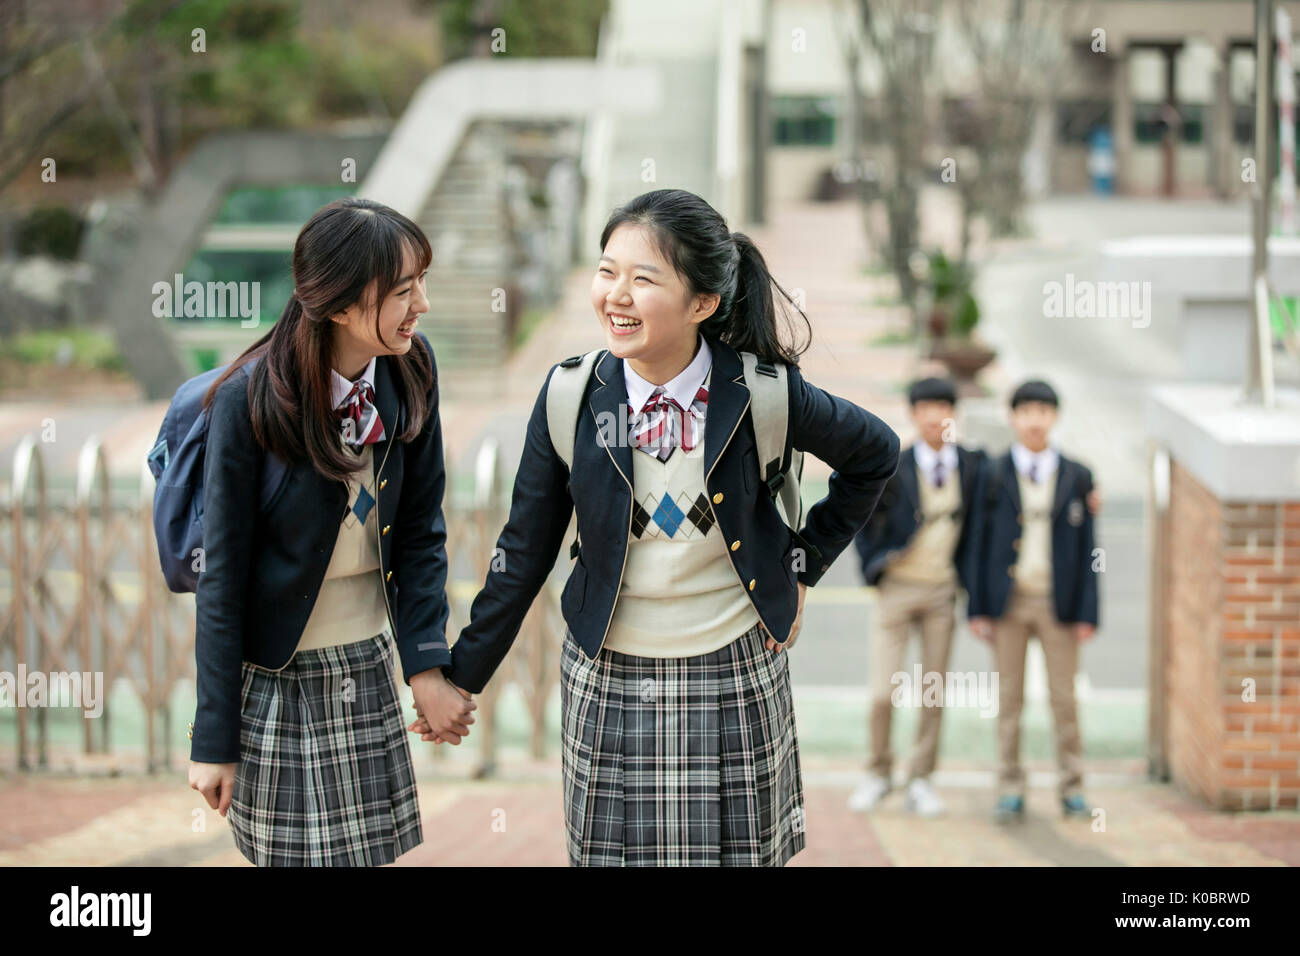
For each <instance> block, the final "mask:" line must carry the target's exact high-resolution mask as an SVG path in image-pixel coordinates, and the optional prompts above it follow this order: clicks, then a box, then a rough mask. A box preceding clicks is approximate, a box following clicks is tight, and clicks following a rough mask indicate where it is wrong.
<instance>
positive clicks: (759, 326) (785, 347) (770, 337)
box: [600, 189, 812, 365]
mask: <svg viewBox="0 0 1300 956" xmlns="http://www.w3.org/2000/svg"><path fill="white" fill-rule="evenodd" d="M624 223H632V224H635V225H640V226H645V227H647V228H648V230H649V232H650V234H651V235H652V236H653V237H654V241H655V243H656V245H657V246H658V248H659V252H660V254H661V255H663V257H664V258H665V259H667V260H668V261H669V262H671V263H672V264H673V268H674V269H675V270H676V271H677V274H678V275H679V276H681V277H682V279H683V280H684V281H685V282H686V286H687V288H688V289H689V291H690V293H691V294H692V295H700V294H704V295H710V294H716V295H718V296H720V297H721V301H720V302H719V303H718V308H717V309H716V310H715V311H714V313H713V314H712V315H711V316H709V317H708V318H707V319H705V320H704V321H703V322H702V323H700V332H701V334H703V335H706V336H709V337H710V338H716V339H719V340H721V341H723V342H726V343H727V344H728V345H730V346H731V347H732V348H734V349H735V350H736V351H738V352H753V353H754V354H755V355H757V356H758V357H759V358H761V359H764V360H766V361H769V362H777V361H782V362H786V363H788V364H790V365H796V364H798V361H799V356H800V355H802V354H803V353H804V352H805V351H807V349H808V343H809V340H810V339H811V337H812V325H811V323H809V321H808V316H807V315H805V314H804V311H803V309H801V308H799V306H798V305H796V304H795V302H794V299H793V298H791V296H790V293H788V292H786V290H785V289H784V288H782V286H781V284H780V283H779V282H777V281H776V280H775V279H774V278H772V273H770V272H769V271H768V269H767V263H766V262H765V261H764V260H763V255H762V253H760V252H759V251H758V247H757V246H755V245H754V243H753V241H752V240H751V239H750V238H749V237H748V236H747V235H745V234H744V233H743V232H732V231H731V230H730V229H728V228H727V221H726V220H725V219H723V218H722V215H721V214H720V213H719V212H718V211H717V210H716V209H714V208H713V207H712V206H710V205H709V204H708V203H707V202H705V201H704V200H703V199H701V198H700V197H699V196H697V195H695V193H692V192H687V191H686V190H685V189H655V190H653V191H651V192H648V193H643V194H642V195H640V196H637V197H636V198H635V199H633V200H632V201H631V202H628V203H625V204H624V205H622V206H620V207H619V208H618V209H615V210H614V212H613V214H612V215H611V216H610V217H609V221H608V222H607V223H605V229H604V231H603V232H601V234H600V248H601V249H602V250H604V248H605V246H606V245H607V244H608V242H609V237H610V236H612V235H613V234H614V230H615V229H617V228H618V227H619V226H621V225H623V224H624ZM774 289H775V290H776V292H778V293H779V294H780V299H779V300H778V298H777V297H776V296H775V295H773V290H774ZM778 302H779V303H780V309H779V310H778ZM790 310H793V311H794V312H797V313H798V314H799V316H800V317H801V318H802V319H803V325H804V330H805V332H806V335H805V336H803V337H802V338H801V339H796V337H795V335H794V325H795V322H794V318H793V316H792V315H791V311H790ZM778 311H779V312H780V314H781V316H782V319H783V322H782V324H783V325H784V326H785V328H784V330H782V329H780V328H778V321H777V314H778ZM783 331H785V332H786V333H788V335H787V337H786V338H785V339H784V341H783V336H782V332H783Z"/></svg>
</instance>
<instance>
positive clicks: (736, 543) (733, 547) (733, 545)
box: [731, 538, 740, 551]
mask: <svg viewBox="0 0 1300 956" xmlns="http://www.w3.org/2000/svg"><path fill="white" fill-rule="evenodd" d="M731 550H732V551H739V550H740V539H739V538H737V539H736V540H735V541H733V542H731Z"/></svg>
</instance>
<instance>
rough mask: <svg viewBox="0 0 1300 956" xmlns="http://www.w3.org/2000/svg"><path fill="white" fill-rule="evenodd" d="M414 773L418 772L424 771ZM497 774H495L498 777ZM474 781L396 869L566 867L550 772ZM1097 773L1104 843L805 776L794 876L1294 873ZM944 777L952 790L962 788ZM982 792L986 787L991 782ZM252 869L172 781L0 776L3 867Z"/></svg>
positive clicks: (1212, 822)
mask: <svg viewBox="0 0 1300 956" xmlns="http://www.w3.org/2000/svg"><path fill="white" fill-rule="evenodd" d="M421 763H424V761H421ZM504 765H507V764H504V763H503V766H504ZM508 766H509V768H510V770H509V773H508V774H504V775H503V776H502V777H501V778H493V779H487V780H474V779H471V777H470V774H469V773H468V766H467V763H465V762H461V761H446V762H440V767H441V769H440V770H439V771H438V772H437V773H433V772H428V771H422V772H421V774H420V806H421V811H422V814H423V821H424V835H425V842H424V843H423V844H421V845H420V846H419V847H417V848H416V849H415V850H412V851H411V852H410V853H408V854H406V855H404V856H403V857H402V858H401V859H400V860H398V863H397V865H399V866H566V865H567V864H568V858H567V855H566V850H565V840H564V817H563V812H562V809H561V807H562V805H561V794H560V780H559V764H558V760H556V759H552V760H549V761H530V760H526V759H522V758H518V759H512V760H510V761H509V762H508ZM1111 769H1112V770H1117V771H1120V772H1110V773H1108V772H1107V765H1103V764H1099V765H1096V766H1095V767H1094V766H1090V770H1097V771H1098V773H1097V777H1098V781H1099V782H1098V784H1097V785H1096V786H1094V787H1090V788H1089V791H1088V796H1089V799H1090V800H1091V801H1092V802H1093V804H1094V805H1095V806H1096V807H1098V808H1100V809H1102V810H1104V812H1105V816H1104V828H1101V827H1099V826H1098V825H1097V824H1095V823H1094V822H1092V821H1088V820H1065V819H1062V818H1061V817H1060V816H1059V814H1058V813H1057V812H1056V810H1055V802H1054V800H1053V795H1052V791H1051V789H1050V787H1047V786H1040V787H1035V788H1032V789H1031V791H1030V794H1029V802H1028V806H1029V811H1028V818H1027V820H1026V821H1025V822H1024V823H1023V824H1019V825H1016V826H999V825H998V824H995V823H993V822H992V820H991V819H990V816H989V808H990V805H991V803H990V801H991V788H990V787H989V786H984V785H982V784H981V785H976V786H970V785H967V784H965V783H960V782H959V783H950V784H948V785H945V784H944V780H945V776H944V773H943V772H941V773H940V774H939V775H938V776H937V777H936V781H937V782H938V787H937V789H938V790H939V792H940V794H941V795H942V796H943V797H944V799H945V800H946V802H947V803H948V808H949V812H948V814H947V815H945V816H943V817H940V818H936V819H932V820H920V819H917V818H915V817H913V816H911V815H910V814H908V813H907V812H905V811H904V810H903V807H902V795H901V794H893V795H891V796H890V797H889V798H887V800H886V802H885V803H884V804H883V805H882V807H881V808H880V809H879V810H877V811H876V812H874V813H871V814H857V813H853V812H851V811H849V810H848V809H847V807H846V805H845V801H846V799H847V797H848V794H849V791H850V790H851V788H852V785H853V780H854V776H855V772H856V769H855V767H853V766H851V765H849V764H847V763H845V762H842V761H839V762H836V761H824V760H821V761H819V760H813V761H808V762H806V770H805V808H806V821H807V847H806V849H805V850H804V851H803V852H802V853H800V854H799V855H798V856H796V857H795V858H794V859H793V860H792V861H791V864H790V865H792V866H1202V867H1204V866H1215V867H1218V866H1286V865H1295V864H1296V863H1298V862H1300V815H1298V814H1295V813H1271V814H1270V813H1240V814H1222V813H1217V812H1215V811H1213V810H1209V809H1207V808H1205V807H1204V806H1202V805H1200V804H1199V803H1197V802H1196V801H1195V800H1193V799H1191V798H1189V797H1186V796H1184V795H1182V794H1180V793H1178V792H1177V790H1175V789H1174V788H1172V787H1170V786H1167V785H1159V784H1152V783H1148V782H1146V781H1144V780H1142V779H1141V778H1140V776H1138V775H1136V774H1134V773H1132V771H1133V770H1134V769H1136V768H1135V767H1133V766H1131V765H1125V766H1122V767H1121V766H1118V765H1117V766H1116V767H1114V768H1111ZM961 776H962V775H961V774H952V775H951V779H956V778H958V777H961ZM990 783H991V780H990ZM14 865H41V866H50V865H91V866H130V865H163V866H247V865H248V863H247V861H245V860H244V859H243V857H242V856H241V855H240V854H239V852H238V851H237V850H235V848H234V844H233V841H232V838H231V836H230V834H229V832H228V830H227V825H226V823H225V821H224V820H222V819H221V818H220V817H219V816H218V815H217V814H216V813H215V812H213V811H211V810H209V809H208V808H207V806H206V804H204V803H203V801H202V800H201V798H200V797H199V796H198V794H196V793H195V792H194V791H192V790H190V789H189V788H188V786H187V784H186V781H185V777H184V775H183V774H181V773H179V772H175V773H171V774H166V775H160V776H158V777H153V778H148V777H118V778H109V777H71V776H64V775H57V774H34V775H27V776H22V775H9V776H6V777H0V866H14Z"/></svg>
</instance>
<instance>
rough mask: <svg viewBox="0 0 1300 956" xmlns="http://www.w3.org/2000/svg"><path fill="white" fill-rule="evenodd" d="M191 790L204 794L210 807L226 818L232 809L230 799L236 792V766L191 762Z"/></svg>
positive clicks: (231, 764)
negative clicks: (227, 812) (228, 811)
mask: <svg viewBox="0 0 1300 956" xmlns="http://www.w3.org/2000/svg"><path fill="white" fill-rule="evenodd" d="M190 789H191V790H197V791H198V792H199V793H201V794H203V799H204V800H206V801H208V806H210V807H211V808H212V809H213V810H216V811H217V813H219V814H221V815H222V816H223V817H224V816H225V815H226V811H227V810H228V809H230V798H231V796H232V795H233V794H234V792H235V765H234V764H233V763H197V762H195V761H193V760H191V761H190Z"/></svg>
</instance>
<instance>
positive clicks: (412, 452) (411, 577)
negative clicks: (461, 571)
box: [392, 334, 451, 684]
mask: <svg viewBox="0 0 1300 956" xmlns="http://www.w3.org/2000/svg"><path fill="white" fill-rule="evenodd" d="M421 338H424V336H423V334H421ZM424 344H425V347H426V348H428V349H429V361H430V363H431V364H432V366H433V380H434V386H433V394H432V397H431V399H430V403H429V417H428V418H427V419H426V420H425V423H424V428H423V429H421V431H420V434H419V435H418V436H417V437H416V438H415V440H414V441H412V442H411V443H410V444H409V445H407V447H406V450H405V455H404V464H403V466H402V468H403V474H402V494H401V497H400V498H399V499H398V504H397V514H398V517H399V518H400V519H401V524H400V529H401V533H400V534H399V535H398V537H397V539H396V540H395V541H394V542H393V556H392V564H393V567H394V568H395V569H396V570H397V575H398V584H397V595H396V604H397V606H396V608H394V618H395V620H394V624H395V626H396V627H397V652H398V655H399V656H400V657H401V659H402V674H403V676H404V677H405V678H406V682H407V683H408V684H409V683H410V682H411V677H413V676H414V675H415V674H418V673H420V672H421V671H427V670H430V669H432V668H434V667H442V666H444V665H446V664H448V663H450V662H451V652H450V650H449V649H448V647H447V616H448V606H447V521H446V518H445V517H444V515H443V497H444V495H445V493H446V489H447V470H446V465H445V462H444V460H443V450H442V415H441V412H440V410H439V404H440V402H439V398H440V395H441V392H442V390H441V389H440V388H439V387H438V384H437V383H438V364H437V362H436V361H435V359H434V356H433V348H432V347H431V346H430V345H429V340H428V339H427V338H426V339H424Z"/></svg>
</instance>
